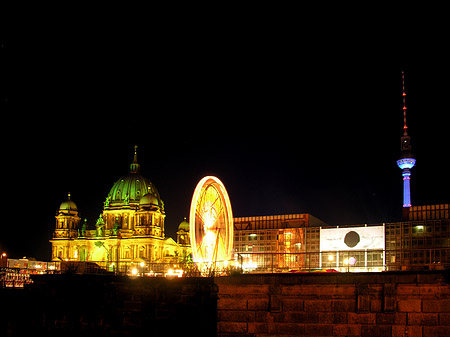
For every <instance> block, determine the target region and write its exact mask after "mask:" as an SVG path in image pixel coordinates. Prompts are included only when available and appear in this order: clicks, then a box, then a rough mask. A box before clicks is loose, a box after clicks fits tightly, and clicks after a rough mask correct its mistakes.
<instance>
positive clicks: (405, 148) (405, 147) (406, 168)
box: [397, 71, 416, 217]
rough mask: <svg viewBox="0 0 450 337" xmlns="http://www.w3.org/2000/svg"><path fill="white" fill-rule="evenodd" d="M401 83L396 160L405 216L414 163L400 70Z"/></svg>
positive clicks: (403, 82)
mask: <svg viewBox="0 0 450 337" xmlns="http://www.w3.org/2000/svg"><path fill="white" fill-rule="evenodd" d="M402 85H403V137H401V156H400V159H399V160H397V166H398V167H399V168H400V169H401V170H402V176H403V210H404V211H406V212H404V217H406V216H407V213H408V211H409V207H411V191H410V180H411V169H412V168H413V167H414V165H415V164H416V159H415V156H414V155H413V154H412V152H411V139H410V137H409V136H408V131H407V130H408V126H407V125H406V92H405V72H404V71H402Z"/></svg>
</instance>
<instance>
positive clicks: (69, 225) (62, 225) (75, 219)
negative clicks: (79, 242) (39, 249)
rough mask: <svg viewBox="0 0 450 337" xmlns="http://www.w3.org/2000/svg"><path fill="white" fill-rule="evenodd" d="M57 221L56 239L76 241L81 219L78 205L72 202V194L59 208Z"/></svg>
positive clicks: (54, 234) (54, 233) (54, 235)
mask: <svg viewBox="0 0 450 337" xmlns="http://www.w3.org/2000/svg"><path fill="white" fill-rule="evenodd" d="M55 219H56V225H55V231H54V232H53V238H54V239H74V238H76V237H77V236H78V228H79V225H80V220H81V219H80V217H79V216H78V208H77V205H76V204H75V203H74V202H73V201H72V200H70V193H69V194H68V195H67V200H66V201H64V202H62V203H61V205H60V206H59V210H58V212H57V214H56V216H55Z"/></svg>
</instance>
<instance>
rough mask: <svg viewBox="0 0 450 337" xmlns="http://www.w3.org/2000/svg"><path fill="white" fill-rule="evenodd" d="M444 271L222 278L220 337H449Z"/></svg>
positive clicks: (448, 288)
mask: <svg viewBox="0 0 450 337" xmlns="http://www.w3.org/2000/svg"><path fill="white" fill-rule="evenodd" d="M447 281H448V280H447V279H446V274H445V273H442V272H441V273H439V272H438V273H429V272H428V273H392V274H391V273H364V274H302V275H284V274H278V275H277V274H274V275H261V276H256V275H242V276H239V277H224V278H218V279H216V281H215V282H216V284H217V285H218V302H217V309H218V323H217V329H218V336H220V337H225V336H247V337H248V336H252V337H253V336H254V337H260V336H261V337H262V336H297V335H298V336H374V337H375V336H376V337H380V336H408V337H414V336H419V337H420V336H424V337H426V336H450V286H449V284H448V282H447Z"/></svg>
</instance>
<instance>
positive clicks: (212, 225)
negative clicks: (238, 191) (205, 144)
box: [189, 176, 233, 266]
mask: <svg viewBox="0 0 450 337" xmlns="http://www.w3.org/2000/svg"><path fill="white" fill-rule="evenodd" d="M189 223H190V236H191V247H192V257H193V260H194V262H196V263H199V264H205V265H208V266H211V265H214V266H217V265H218V264H219V265H225V266H226V265H227V263H228V261H229V260H231V257H232V251H233V213H232V211H231V203H230V198H229V197H228V193H227V190H226V189H225V186H224V185H223V184H222V182H221V181H220V180H219V179H218V178H216V177H213V176H207V177H204V178H203V179H202V180H200V182H199V183H198V184H197V187H196V188H195V190H194V195H193V196H192V203H191V211H190V216H189Z"/></svg>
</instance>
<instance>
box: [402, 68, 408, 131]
mask: <svg viewBox="0 0 450 337" xmlns="http://www.w3.org/2000/svg"><path fill="white" fill-rule="evenodd" d="M402 84H403V135H404V136H407V135H408V131H407V129H408V126H407V125H406V109H407V108H406V92H405V72H404V71H403V70H402Z"/></svg>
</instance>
